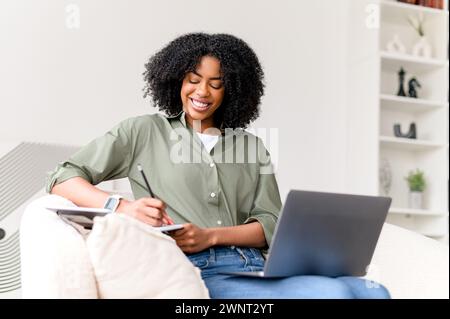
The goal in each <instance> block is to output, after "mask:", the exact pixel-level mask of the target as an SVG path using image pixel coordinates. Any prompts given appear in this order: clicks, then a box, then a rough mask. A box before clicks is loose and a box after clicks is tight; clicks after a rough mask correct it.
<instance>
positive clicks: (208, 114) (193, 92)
mask: <svg viewBox="0 0 450 319" xmlns="http://www.w3.org/2000/svg"><path fill="white" fill-rule="evenodd" d="M224 92H225V88H224V86H223V82H222V76H221V72H220V61H219V60H218V59H217V58H215V57H211V56H204V57H203V58H202V59H201V60H200V63H199V64H198V65H197V68H196V69H195V71H194V72H189V73H187V74H186V76H185V77H184V79H183V84H182V86H181V101H182V103H183V110H184V111H185V113H186V121H187V122H188V123H189V125H190V126H191V127H193V122H194V121H196V120H197V121H198V120H199V121H201V132H203V131H204V130H206V129H208V128H210V127H214V117H213V114H214V112H215V111H216V110H217V108H219V107H220V104H221V103H222V101H223V96H224Z"/></svg>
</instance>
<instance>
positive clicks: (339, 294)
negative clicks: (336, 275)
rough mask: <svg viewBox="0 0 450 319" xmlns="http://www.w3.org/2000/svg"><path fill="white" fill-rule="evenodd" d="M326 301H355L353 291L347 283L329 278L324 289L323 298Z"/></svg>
mask: <svg viewBox="0 0 450 319" xmlns="http://www.w3.org/2000/svg"><path fill="white" fill-rule="evenodd" d="M321 298H326V299H354V298H355V295H354V294H353V291H352V289H350V287H349V286H347V285H346V284H345V283H343V282H341V281H339V280H337V279H332V278H329V279H328V280H327V283H326V284H325V287H324V289H323V297H321Z"/></svg>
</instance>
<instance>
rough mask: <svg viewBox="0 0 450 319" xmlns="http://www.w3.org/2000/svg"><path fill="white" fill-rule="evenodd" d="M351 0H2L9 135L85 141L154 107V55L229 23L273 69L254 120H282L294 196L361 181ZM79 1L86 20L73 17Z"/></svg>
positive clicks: (3, 94) (0, 34)
mask: <svg viewBox="0 0 450 319" xmlns="http://www.w3.org/2000/svg"><path fill="white" fill-rule="evenodd" d="M348 1H357V0H339V1H336V0H315V1H309V0H308V1H307V0H289V1H288V0H285V1H261V0H246V1H242V0H228V1H226V2H212V1H206V0H196V1H183V0H172V1H165V0H158V1H144V0H141V1H126V0H116V1H108V0H95V1H94V0H73V1H62V0H40V1H34V0H2V1H1V2H0V39H1V42H0V45H1V50H0V107H1V120H0V121H1V122H0V124H1V125H0V141H16V140H29V141H44V142H57V143H69V144H84V143H87V142H88V141H89V140H91V139H93V138H94V137H96V136H98V135H100V134H103V133H104V132H105V131H106V130H108V129H109V128H110V127H111V126H112V125H114V124H115V123H117V122H118V121H120V120H121V119H124V118H126V117H129V116H134V115H139V114H144V113H148V112H154V111H155V110H154V109H153V107H150V106H149V101H144V100H143V98H142V87H143V80H142V72H143V70H144V67H143V66H144V63H145V62H146V60H147V59H148V57H149V56H150V55H151V54H153V53H154V52H155V51H156V50H158V49H159V48H161V47H162V46H163V45H165V44H166V43H167V42H168V41H169V40H172V39H173V38H174V37H175V36H177V35H180V34H183V33H186V32H191V31H207V32H229V33H232V34H235V35H237V36H239V37H241V38H243V39H244V40H246V41H248V43H249V44H250V45H251V46H252V47H253V48H254V50H255V51H256V52H257V54H258V56H259V57H260V60H261V62H262V64H263V67H264V70H265V72H266V83H267V89H266V96H265V98H264V100H263V105H262V116H261V118H260V119H259V120H258V121H257V122H256V123H255V127H267V128H278V129H279V137H280V144H279V146H278V150H279V152H278V156H277V158H278V160H277V164H278V165H277V166H278V179H279V183H280V189H281V193H282V197H283V199H284V197H285V195H286V193H287V191H288V190H289V189H290V188H302V189H316V190H317V189H320V190H326V191H346V190H347V189H351V185H349V183H348V181H349V179H348V178H347V177H348V176H349V174H351V171H350V170H349V168H348V163H349V161H348V160H349V159H348V156H347V149H348V147H347V146H348V145H347V125H348V123H349V122H350V121H351V120H352V119H351V114H348V112H347V110H346V100H347V96H346V93H347V92H346V90H345V88H346V81H347V78H346V56H347V51H346V50H347V49H346V42H347V40H348V39H347V26H346V25H347V24H346V20H347V19H346V17H347V14H348V13H347V9H348ZM71 3H73V4H77V5H78V6H79V8H80V17H81V20H80V28H79V29H69V28H67V27H66V13H65V9H66V6H67V5H68V4H71ZM274 155H276V154H274ZM350 184H351V183H350Z"/></svg>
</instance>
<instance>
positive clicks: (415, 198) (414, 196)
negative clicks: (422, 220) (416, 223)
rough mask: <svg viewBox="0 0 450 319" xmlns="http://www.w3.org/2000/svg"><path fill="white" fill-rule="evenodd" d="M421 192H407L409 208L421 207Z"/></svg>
mask: <svg viewBox="0 0 450 319" xmlns="http://www.w3.org/2000/svg"><path fill="white" fill-rule="evenodd" d="M422 199H423V193H422V192H414V191H410V192H409V208H411V209H422Z"/></svg>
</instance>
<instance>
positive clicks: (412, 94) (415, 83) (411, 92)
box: [408, 78, 422, 98]
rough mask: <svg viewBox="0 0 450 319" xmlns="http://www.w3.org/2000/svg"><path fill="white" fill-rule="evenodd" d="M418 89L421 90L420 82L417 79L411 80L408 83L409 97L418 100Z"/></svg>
mask: <svg viewBox="0 0 450 319" xmlns="http://www.w3.org/2000/svg"><path fill="white" fill-rule="evenodd" d="M416 87H418V88H421V87H422V86H421V85H420V83H419V81H417V79H416V78H411V80H409V81H408V94H409V97H412V98H417V91H416Z"/></svg>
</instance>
